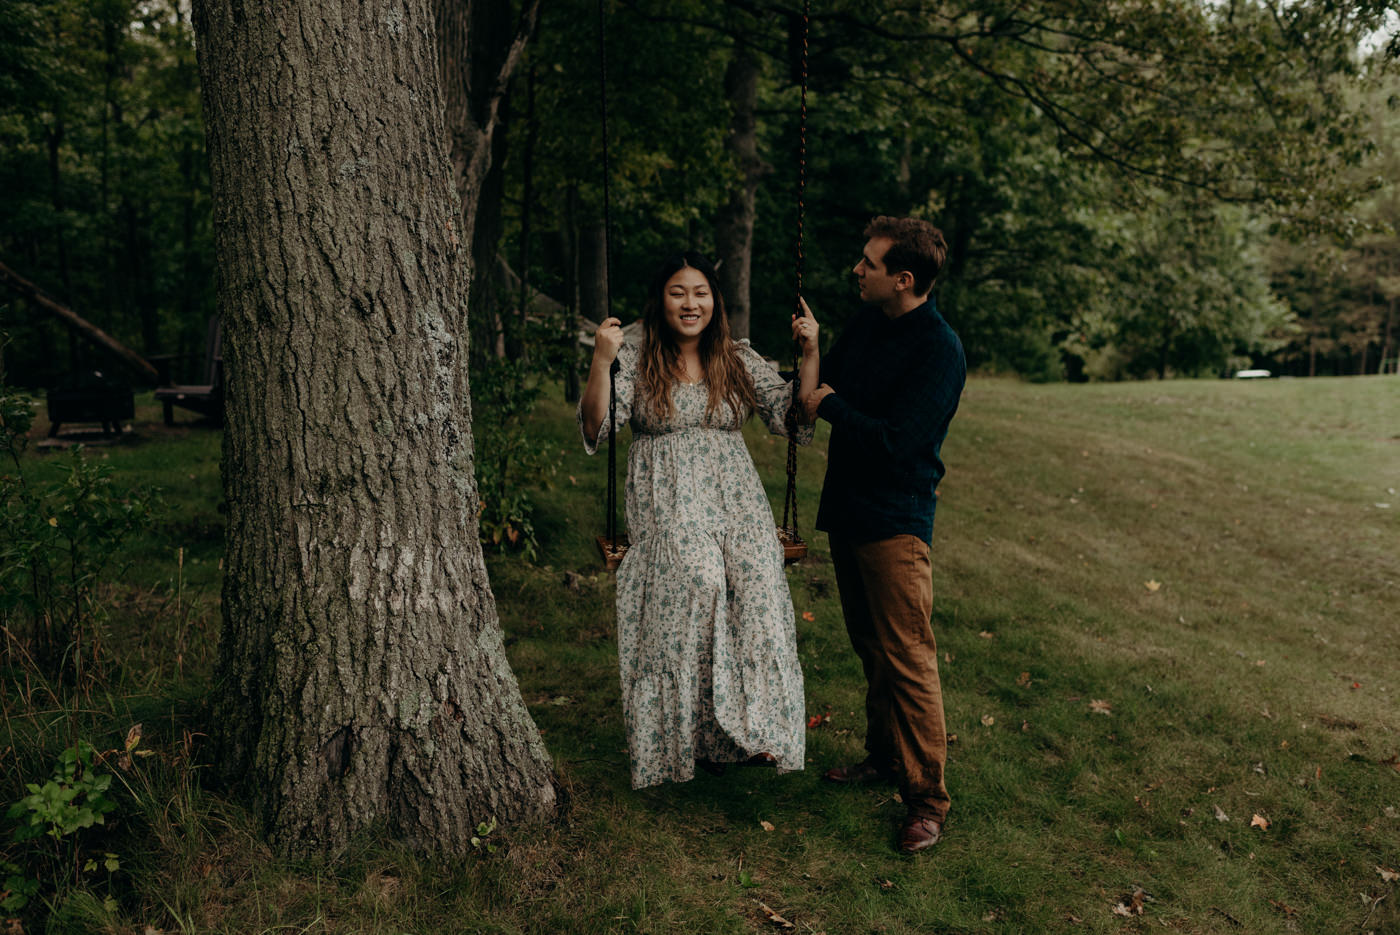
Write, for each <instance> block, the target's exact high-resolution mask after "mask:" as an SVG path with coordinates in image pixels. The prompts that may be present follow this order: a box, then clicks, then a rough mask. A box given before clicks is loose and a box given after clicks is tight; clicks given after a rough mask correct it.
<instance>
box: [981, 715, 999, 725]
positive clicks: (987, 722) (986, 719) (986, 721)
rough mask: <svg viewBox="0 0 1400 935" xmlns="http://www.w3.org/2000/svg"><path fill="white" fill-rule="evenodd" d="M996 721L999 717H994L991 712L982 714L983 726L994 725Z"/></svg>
mask: <svg viewBox="0 0 1400 935" xmlns="http://www.w3.org/2000/svg"><path fill="white" fill-rule="evenodd" d="M996 722H997V719H996V718H994V717H992V716H991V715H990V714H984V715H982V726H983V727H991V726H992V725H993V724H995V723H996Z"/></svg>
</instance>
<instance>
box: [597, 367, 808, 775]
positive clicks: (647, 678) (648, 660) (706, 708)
mask: <svg viewBox="0 0 1400 935" xmlns="http://www.w3.org/2000/svg"><path fill="white" fill-rule="evenodd" d="M737 347H738V351H739V357H740V360H742V361H743V364H744V366H745V368H746V369H747V370H748V373H749V376H750V378H751V379H752V380H753V384H754V390H755V395H756V397H757V400H758V411H759V414H760V415H761V416H762V418H763V421H764V422H765V423H767V425H768V427H769V429H770V430H771V431H772V432H774V433H775V434H780V435H785V434H786V432H785V430H784V427H783V418H784V415H785V414H786V412H787V407H788V401H789V400H790V399H791V395H792V394H791V389H790V385H789V384H787V383H785V382H784V381H783V380H782V378H781V377H780V376H779V375H778V373H777V371H776V370H774V369H773V367H772V366H770V365H769V364H768V363H767V362H765V361H764V360H763V358H761V357H760V356H759V355H758V354H757V353H756V352H755V351H754V350H753V349H752V348H750V347H749V346H748V342H738V344H737ZM637 361H638V348H637V347H636V346H635V345H631V344H627V345H623V347H622V349H621V351H620V352H619V354H618V362H619V365H620V366H619V371H618V374H617V378H616V387H617V423H618V426H619V427H621V426H623V425H626V424H627V423H628V421H631V423H632V432H633V440H632V448H631V452H630V454H629V455H628V458H627V492H626V501H625V502H626V508H627V531H628V536H629V539H630V541H631V547H630V548H629V549H628V551H627V555H626V556H625V557H624V558H623V560H622V564H621V565H620V566H619V567H618V570H617V649H618V668H619V671H620V674H621V678H622V706H623V713H624V718H625V721H626V725H627V746H628V748H629V750H630V751H631V754H632V787H633V788H634V789H640V788H642V787H644V786H652V785H656V784H657V783H660V782H664V781H666V780H672V781H675V782H684V781H686V780H688V779H690V778H692V777H693V776H694V775H695V761H696V760H697V759H703V760H711V761H714V762H717V763H735V762H739V761H742V760H745V759H747V758H749V757H751V756H753V755H755V754H758V753H769V754H772V755H773V757H774V758H775V759H776V760H777V766H778V769H779V770H780V771H789V770H798V769H801V768H802V763H803V755H804V750H805V746H806V724H805V722H804V713H805V704H804V700H803V691H802V669H801V666H800V665H799V663H798V661H797V641H796V633H795V623H794V620H793V610H792V596H791V594H789V592H788V586H787V579H786V577H785V576H784V575H783V550H782V546H781V545H780V544H779V543H778V539H777V536H776V534H775V532H774V524H773V513H772V510H771V508H770V507H769V505H768V498H767V496H766V495H765V494H764V491H763V484H762V483H761V482H760V481H759V478H758V472H757V471H756V470H755V469H754V466H753V459H752V458H751V457H750V456H749V451H748V448H746V447H745V445H744V438H743V434H742V433H741V432H740V431H739V430H737V429H732V428H728V427H727V426H728V425H729V424H731V423H732V419H731V418H729V414H730V412H731V410H730V409H729V407H728V406H727V405H722V406H721V407H720V411H719V412H718V413H716V417H714V418H710V419H707V418H706V417H705V404H706V401H707V391H706V387H705V385H704V384H703V383H701V384H686V383H683V382H680V381H677V382H676V383H673V384H672V392H671V401H672V412H671V416H670V417H669V418H668V419H667V420H666V421H665V422H658V421H657V420H656V416H655V415H654V414H653V413H651V412H650V411H649V410H650V407H646V406H643V407H640V409H637V410H634V408H633V398H634V390H635V387H636V382H637ZM748 415H749V414H748V413H745V418H747V417H748ZM580 425H582V412H581V411H580ZM721 425H723V426H726V427H724V428H720V427H717V426H721ZM611 431H613V427H612V426H611V425H610V424H609V421H608V419H607V418H606V417H605V418H604V420H603V425H602V427H601V428H600V429H599V432H598V441H599V443H601V442H602V441H603V439H605V438H607V436H608V433H609V432H611ZM811 437H812V429H811V427H810V426H808V427H804V428H803V429H802V431H801V432H800V433H799V437H798V441H799V442H800V443H802V444H806V443H807V442H809V441H811ZM584 445H585V447H586V448H587V450H588V452H589V454H592V453H593V452H594V451H596V450H597V445H590V444H588V440H587V438H586V437H585V439H584Z"/></svg>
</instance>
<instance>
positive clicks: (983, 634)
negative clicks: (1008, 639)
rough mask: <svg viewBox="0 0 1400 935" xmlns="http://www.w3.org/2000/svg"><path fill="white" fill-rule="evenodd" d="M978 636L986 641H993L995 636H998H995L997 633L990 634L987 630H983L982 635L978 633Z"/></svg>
mask: <svg viewBox="0 0 1400 935" xmlns="http://www.w3.org/2000/svg"><path fill="white" fill-rule="evenodd" d="M977 635H978V636H980V637H982V639H984V640H989V639H991V638H992V637H993V636H995V635H996V634H995V633H990V632H988V631H986V630H983V631H982V632H981V633H978V634H977Z"/></svg>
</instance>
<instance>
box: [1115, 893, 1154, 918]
mask: <svg viewBox="0 0 1400 935" xmlns="http://www.w3.org/2000/svg"><path fill="white" fill-rule="evenodd" d="M1146 902H1147V893H1146V892H1144V891H1143V889H1142V887H1140V886H1135V887H1133V891H1132V892H1131V893H1130V894H1128V895H1127V896H1124V897H1123V898H1122V899H1120V900H1119V901H1118V905H1116V906H1114V907H1113V914H1114V915H1120V916H1127V917H1128V918H1130V919H1131V918H1132V917H1133V916H1140V915H1142V910H1143V905H1144V903H1146Z"/></svg>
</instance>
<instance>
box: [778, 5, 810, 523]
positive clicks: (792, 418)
mask: <svg viewBox="0 0 1400 935" xmlns="http://www.w3.org/2000/svg"><path fill="white" fill-rule="evenodd" d="M811 25H812V3H811V0H803V3H802V64H801V71H800V74H801V83H802V104H801V108H800V110H799V112H798V119H797V277H796V278H797V296H796V299H795V300H794V304H795V305H796V306H797V312H796V313H797V315H798V316H799V317H801V316H803V315H805V314H806V313H805V312H803V310H802V273H803V271H804V268H805V266H806V259H807V258H806V255H805V254H804V253H803V226H804V225H805V223H806V219H807V36H808V33H809V31H810V29H811ZM800 351H801V345H800V344H798V343H797V342H796V341H794V342H793V345H792V402H791V403H789V405H788V411H787V419H786V423H787V424H786V428H787V432H788V445H787V490H786V491H785V493H784V494H783V522H782V526H781V528H782V531H783V534H784V536H785V538H786V539H787V540H788V541H790V542H792V543H794V544H796V543H801V542H802V537H801V536H800V535H798V532H797V429H798V424H799V423H798V410H799V406H800V405H801V404H800V403H799V402H798V395H799V394H800V393H801V391H802V375H801V371H800V370H799V369H798V368H799V361H798V355H799V353H800ZM789 515H791V517H792V522H791V523H789V522H788V517H789Z"/></svg>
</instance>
